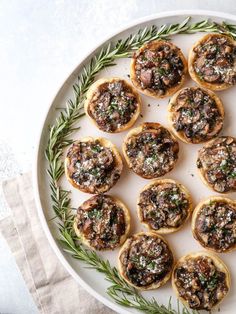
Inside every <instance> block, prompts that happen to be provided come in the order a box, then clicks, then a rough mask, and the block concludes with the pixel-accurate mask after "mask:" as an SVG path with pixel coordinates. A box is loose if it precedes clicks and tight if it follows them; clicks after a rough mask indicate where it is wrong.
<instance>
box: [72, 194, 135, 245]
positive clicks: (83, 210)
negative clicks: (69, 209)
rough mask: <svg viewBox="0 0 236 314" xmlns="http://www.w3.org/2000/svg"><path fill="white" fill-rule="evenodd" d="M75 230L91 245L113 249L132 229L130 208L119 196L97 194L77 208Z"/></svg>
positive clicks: (83, 240) (84, 241) (121, 242)
mask: <svg viewBox="0 0 236 314" xmlns="http://www.w3.org/2000/svg"><path fill="white" fill-rule="evenodd" d="M74 230H75V233H76V234H77V236H78V237H79V238H80V239H81V240H82V242H83V243H85V244H86V245H88V246H89V247H91V248H93V249H95V250H113V249H115V248H116V247H118V246H120V245H121V244H123V242H124V241H125V240H126V238H127V235H128V233H129V230H130V214H129V210H128V209H127V207H126V206H125V205H124V204H123V203H122V202H121V201H120V200H119V199H118V198H115V197H111V196H109V195H104V194H100V195H95V196H93V197H91V198H90V199H88V200H87V201H85V202H84V203H83V204H82V205H81V206H80V207H79V208H78V209H77V215H76V218H75V221H74Z"/></svg>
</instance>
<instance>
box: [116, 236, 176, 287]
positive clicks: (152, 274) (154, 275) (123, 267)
mask: <svg viewBox="0 0 236 314" xmlns="http://www.w3.org/2000/svg"><path fill="white" fill-rule="evenodd" d="M173 263H174V257H173V254H172V251H171V250H170V248H169V245H168V243H167V242H166V241H165V240H164V239H163V238H162V237H161V236H159V235H157V234H155V233H151V232H148V233H143V232H141V233H137V234H135V235H133V236H131V237H130V238H128V239H127V240H126V242H125V243H124V245H123V246H122V248H121V250H120V253H119V271H120V274H121V276H122V277H123V278H124V279H125V280H126V281H127V282H128V283H129V284H130V285H132V286H134V287H135V288H136V289H139V290H151V289H157V288H159V287H160V286H162V285H164V284H165V283H166V282H167V281H168V280H169V279H170V277H171V272H172V268H173Z"/></svg>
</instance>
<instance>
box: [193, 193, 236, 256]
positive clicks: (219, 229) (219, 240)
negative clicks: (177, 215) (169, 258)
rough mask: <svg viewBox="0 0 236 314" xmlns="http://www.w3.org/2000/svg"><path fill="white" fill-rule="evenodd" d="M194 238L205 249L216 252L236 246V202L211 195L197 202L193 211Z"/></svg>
mask: <svg viewBox="0 0 236 314" xmlns="http://www.w3.org/2000/svg"><path fill="white" fill-rule="evenodd" d="M192 232H193V236H194V238H195V239H196V240H197V241H198V242H199V243H200V244H201V245H202V246H203V247H204V248H206V249H208V250H212V251H215V252H218V253H224V252H230V251H232V250H234V249H235V248H236V202H235V201H233V200H231V199H229V198H226V197H220V196H212V197H210V198H209V199H207V200H204V201H202V202H201V203H199V204H198V206H197V207H196V208H195V210H194V212H193V217H192Z"/></svg>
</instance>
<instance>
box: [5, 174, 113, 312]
mask: <svg viewBox="0 0 236 314" xmlns="http://www.w3.org/2000/svg"><path fill="white" fill-rule="evenodd" d="M3 192H4V195H5V198H6V201H7V203H8V205H9V207H10V208H11V212H12V215H10V216H9V217H7V218H5V219H3V220H1V221H0V230H1V232H2V235H3V236H4V237H5V239H6V241H7V243H8V245H9V246H10V249H11V251H12V253H13V255H14V257H15V260H16V263H17V265H18V267H19V269H20V271H21V273H22V275H23V278H24V280H25V282H26V285H27V287H28V289H29V291H30V293H31V295H32V297H33V299H34V301H35V303H36V305H37V307H38V309H39V312H40V313H43V314H54V313H55V314H56V313H60V314H70V313H73V314H75V313H89V314H93V313H94V314H95V313H96V314H99V313H101V314H108V313H115V312H113V311H112V310H110V309H109V308H107V307H106V306H104V305H103V304H102V303H100V302H98V301H97V300H96V299H94V298H93V297H92V296H90V295H89V294H88V293H87V292H86V291H85V290H84V289H83V288H81V287H80V286H79V285H78V284H77V282H76V281H75V280H74V279H73V278H72V277H71V276H70V274H69V273H68V272H67V271H66V270H65V269H64V268H63V266H62V265H61V263H60V261H59V260H58V259H57V257H56V255H55V253H54V252H53V250H52V249H51V247H50V245H49V243H48V241H47V239H46V236H45V234H44V232H43V230H42V227H41V225H40V222H39V218H38V215H37V210H36V205H35V202H34V197H33V188H32V180H31V174H24V175H22V176H21V177H18V178H16V179H13V180H10V181H5V182H3Z"/></svg>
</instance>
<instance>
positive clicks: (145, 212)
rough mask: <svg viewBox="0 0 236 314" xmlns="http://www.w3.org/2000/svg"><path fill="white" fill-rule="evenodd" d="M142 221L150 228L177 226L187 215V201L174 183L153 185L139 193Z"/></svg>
mask: <svg viewBox="0 0 236 314" xmlns="http://www.w3.org/2000/svg"><path fill="white" fill-rule="evenodd" d="M138 205H139V208H140V210H141V217H142V221H143V222H146V223H147V224H148V225H149V226H150V228H152V229H154V230H159V229H161V228H178V227H179V226H180V225H181V224H182V223H183V222H184V221H185V219H186V218H187V216H188V208H189V201H188V199H187V197H186V195H185V194H184V193H183V192H182V191H181V190H180V188H179V187H178V185H176V184H174V183H164V184H159V185H153V186H151V187H150V188H148V189H147V190H145V191H143V192H142V193H141V194H140V200H139V204H138Z"/></svg>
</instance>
